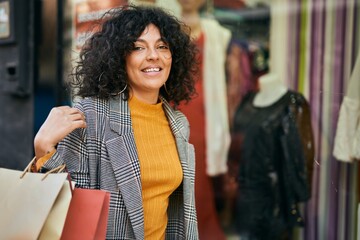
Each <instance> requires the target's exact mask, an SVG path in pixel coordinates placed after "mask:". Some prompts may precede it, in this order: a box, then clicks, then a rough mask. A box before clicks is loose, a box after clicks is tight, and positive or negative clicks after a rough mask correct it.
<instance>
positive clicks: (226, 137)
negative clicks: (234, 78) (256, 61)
mask: <svg viewBox="0 0 360 240" xmlns="http://www.w3.org/2000/svg"><path fill="white" fill-rule="evenodd" d="M178 3H179V4H180V6H181V20H182V21H183V22H184V23H185V24H187V25H188V26H189V27H190V29H191V34H190V35H191V36H190V37H191V38H192V40H193V41H194V42H195V43H196V45H197V46H198V49H199V55H198V56H199V62H200V71H199V75H198V76H197V82H196V85H195V88H196V92H197V97H196V98H194V99H193V100H192V101H191V102H189V103H188V104H185V103H184V104H180V106H179V109H180V110H181V111H182V112H183V113H184V114H185V115H186V116H187V118H188V120H189V123H190V126H191V129H190V132H191V134H190V140H189V141H190V143H191V144H193V145H194V147H195V154H196V155H195V158H196V169H195V171H196V173H195V196H196V198H195V201H196V211H197V217H198V228H199V238H200V239H206V240H212V239H214V240H215V239H216V240H225V234H224V232H223V230H222V228H221V226H220V222H219V218H218V215H217V211H216V206H215V193H216V192H215V191H214V187H213V181H216V179H219V178H220V177H221V175H222V174H224V173H225V172H226V171H227V164H226V162H227V154H228V149H229V145H230V130H229V120H228V112H227V92H226V79H225V61H226V50H227V47H228V44H229V42H230V37H231V32H230V31H229V30H228V29H226V28H224V27H222V26H221V25H220V24H219V23H218V22H217V21H216V20H214V19H206V18H202V17H201V16H200V13H199V10H200V8H201V7H202V6H203V5H204V4H205V0H191V1H189V0H178ZM218 177H219V178H218Z"/></svg>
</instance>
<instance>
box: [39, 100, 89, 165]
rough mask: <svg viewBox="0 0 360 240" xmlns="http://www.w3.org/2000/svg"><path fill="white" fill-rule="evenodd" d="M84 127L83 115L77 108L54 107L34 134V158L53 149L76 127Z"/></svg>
mask: <svg viewBox="0 0 360 240" xmlns="http://www.w3.org/2000/svg"><path fill="white" fill-rule="evenodd" d="M85 127H86V122H85V115H84V114H83V113H82V112H81V111H80V110H78V109H77V108H72V107H69V106H61V107H54V108H53V109H52V110H51V111H50V113H49V115H48V117H47V119H46V120H45V122H44V123H43V125H42V126H41V128H40V129H39V131H38V133H37V134H36V136H35V139H34V148H35V155H36V159H39V158H40V157H42V156H44V155H45V154H47V153H49V152H51V151H53V150H54V149H55V146H56V145H57V144H58V143H59V142H60V141H61V140H62V139H64V138H65V137H66V136H67V135H68V134H69V133H71V132H72V131H73V130H75V129H76V128H85Z"/></svg>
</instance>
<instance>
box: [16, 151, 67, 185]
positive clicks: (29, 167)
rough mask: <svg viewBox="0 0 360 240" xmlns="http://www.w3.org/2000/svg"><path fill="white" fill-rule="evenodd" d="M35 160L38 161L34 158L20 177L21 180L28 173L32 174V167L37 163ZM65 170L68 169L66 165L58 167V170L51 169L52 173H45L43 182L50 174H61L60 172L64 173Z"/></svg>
mask: <svg viewBox="0 0 360 240" xmlns="http://www.w3.org/2000/svg"><path fill="white" fill-rule="evenodd" d="M35 159H36V157H34V158H33V159H32V160H31V161H30V163H29V164H28V165H27V166H26V168H25V169H24V171H23V172H22V174H21V175H20V179H22V178H23V177H24V176H25V175H26V173H27V172H30V169H31V166H32V165H33V163H34V162H35ZM65 168H66V165H65V164H63V165H60V166H58V167H56V168H54V169H51V170H50V171H48V172H46V173H45V175H44V177H43V178H42V179H41V180H44V179H45V178H46V177H47V176H48V175H49V174H50V173H54V172H56V173H60V172H62V171H64V170H65Z"/></svg>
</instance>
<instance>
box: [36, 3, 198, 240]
mask: <svg viewBox="0 0 360 240" xmlns="http://www.w3.org/2000/svg"><path fill="white" fill-rule="evenodd" d="M105 17H106V18H107V20H106V21H105V22H104V23H103V25H102V26H101V28H100V30H99V31H98V32H97V33H95V34H94V35H93V36H92V37H91V38H90V39H89V40H88V41H87V43H86V44H85V46H84V47H83V49H82V51H81V54H80V61H79V62H78V65H77V66H76V68H75V72H74V79H75V81H74V84H75V88H74V89H78V91H77V96H79V97H81V100H80V101H79V102H78V103H77V104H76V105H75V107H74V108H70V107H67V106H61V107H57V108H54V109H52V110H51V112H50V114H49V116H48V118H47V120H46V121H45V123H44V124H43V125H42V127H41V128H40V130H39V132H38V133H37V135H36V137H35V140H34V147H35V154H36V159H37V162H36V165H35V167H36V169H37V170H40V171H47V170H49V169H52V168H54V167H56V166H59V165H60V164H63V163H64V162H65V163H66V165H67V168H68V171H69V173H70V174H71V177H72V178H73V179H74V181H76V184H77V187H80V188H95V189H103V190H106V191H109V192H110V193H111V200H110V210H109V218H108V228H107V239H165V238H166V239H198V231H197V220H196V212H195V199H194V172H195V159H194V148H193V146H192V145H191V144H189V142H188V138H189V124H188V121H187V119H186V117H185V116H184V115H183V114H182V113H181V112H179V111H177V110H175V109H174V107H176V106H177V105H178V104H179V103H180V102H181V101H183V100H185V101H188V100H190V99H191V96H192V94H193V93H194V81H193V76H194V74H195V71H196V65H194V62H195V61H194V59H195V54H196V53H195V51H194V50H195V47H194V45H193V44H192V43H191V40H190V38H189V36H188V34H187V33H186V32H185V31H184V29H185V28H184V25H183V24H182V23H180V22H178V21H177V20H176V19H175V18H174V17H172V16H170V15H168V14H167V13H165V12H164V11H163V10H160V9H157V8H145V7H135V6H127V7H123V8H120V9H116V10H113V11H110V12H109V13H108V14H107V15H106V16H105ZM170 103H171V104H170ZM55 146H57V147H56V150H55Z"/></svg>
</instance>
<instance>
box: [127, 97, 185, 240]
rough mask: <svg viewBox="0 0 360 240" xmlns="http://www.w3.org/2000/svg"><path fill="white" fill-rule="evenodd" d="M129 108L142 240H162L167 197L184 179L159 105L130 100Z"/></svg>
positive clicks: (172, 137) (165, 220)
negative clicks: (137, 164)
mask: <svg viewBox="0 0 360 240" xmlns="http://www.w3.org/2000/svg"><path fill="white" fill-rule="evenodd" d="M129 107H130V114H131V121H132V124H133V129H134V136H135V143H136V147H137V152H138V156H139V162H140V173H141V183H142V198H143V208H144V224H145V239H146V240H149V239H155V240H158V239H165V230H166V226H167V220H168V219H167V207H168V203H169V196H170V194H171V193H172V192H173V191H174V190H175V189H176V188H178V187H179V185H180V184H181V182H182V178H183V173H182V167H181V163H180V160H179V155H178V152H177V148H176V143H175V138H174V135H173V133H172V131H171V128H170V125H169V122H168V120H167V117H166V115H165V112H164V110H163V107H162V102H160V103H157V104H155V105H153V104H147V103H144V102H141V101H139V100H138V99H136V98H135V97H134V96H133V97H132V98H130V100H129Z"/></svg>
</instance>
